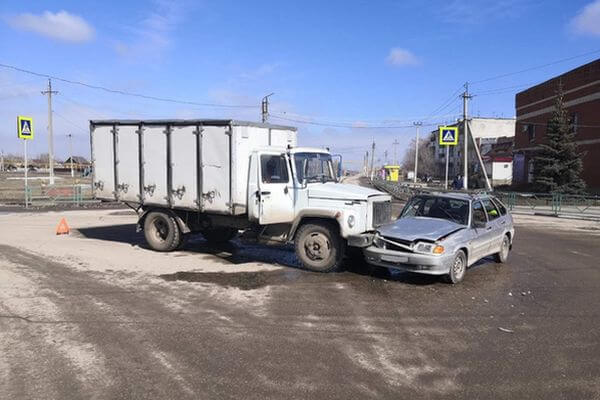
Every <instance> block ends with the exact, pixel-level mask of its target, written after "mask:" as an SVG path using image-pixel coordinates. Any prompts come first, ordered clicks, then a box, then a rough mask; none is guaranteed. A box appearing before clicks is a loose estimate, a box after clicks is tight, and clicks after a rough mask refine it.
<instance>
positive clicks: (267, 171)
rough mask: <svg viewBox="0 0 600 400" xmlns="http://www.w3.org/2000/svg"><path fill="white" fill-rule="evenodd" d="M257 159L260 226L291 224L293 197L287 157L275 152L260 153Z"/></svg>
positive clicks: (292, 218)
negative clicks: (258, 161)
mask: <svg viewBox="0 0 600 400" xmlns="http://www.w3.org/2000/svg"><path fill="white" fill-rule="evenodd" d="M259 159H260V164H259V165H260V168H259V180H258V199H259V222H260V224H261V225H267V224H279V223H290V222H292V221H293V220H294V197H293V196H294V195H293V185H292V177H291V173H290V169H289V163H288V161H287V157H286V156H285V155H283V154H281V153H277V152H261V153H259Z"/></svg>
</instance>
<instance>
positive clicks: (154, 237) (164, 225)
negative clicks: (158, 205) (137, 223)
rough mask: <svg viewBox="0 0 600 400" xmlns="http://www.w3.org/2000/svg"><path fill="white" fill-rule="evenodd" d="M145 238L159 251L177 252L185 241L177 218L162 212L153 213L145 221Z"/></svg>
mask: <svg viewBox="0 0 600 400" xmlns="http://www.w3.org/2000/svg"><path fill="white" fill-rule="evenodd" d="M144 237H145V238H146V242H147V243H148V245H150V247H151V248H152V249H154V250H157V251H172V250H175V249H176V248H177V247H179V245H181V243H182V240H183V236H182V234H181V231H180V230H179V226H178V225H177V221H175V218H174V217H173V216H171V215H169V214H167V213H164V212H160V211H152V212H151V213H149V214H148V216H147V217H146V219H145V220H144Z"/></svg>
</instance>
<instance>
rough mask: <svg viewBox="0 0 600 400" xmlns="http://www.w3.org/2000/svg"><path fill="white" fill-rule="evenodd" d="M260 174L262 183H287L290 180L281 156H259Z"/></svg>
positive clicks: (283, 158)
mask: <svg viewBox="0 0 600 400" xmlns="http://www.w3.org/2000/svg"><path fill="white" fill-rule="evenodd" d="M260 174H261V177H262V182H263V183H288V182H289V180H290V179H289V176H288V170H287V164H286V162H285V157H283V156H281V155H272V154H263V155H261V156H260Z"/></svg>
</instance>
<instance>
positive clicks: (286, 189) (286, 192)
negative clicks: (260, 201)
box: [283, 186, 289, 194]
mask: <svg viewBox="0 0 600 400" xmlns="http://www.w3.org/2000/svg"><path fill="white" fill-rule="evenodd" d="M288 192H289V190H288V187H287V186H286V187H284V188H283V193H285V194H288Z"/></svg>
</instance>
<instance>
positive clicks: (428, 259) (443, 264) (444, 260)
mask: <svg viewBox="0 0 600 400" xmlns="http://www.w3.org/2000/svg"><path fill="white" fill-rule="evenodd" d="M363 253H364V255H365V259H366V260H367V262H368V263H369V264H373V265H377V266H380V267H386V268H393V269H398V270H402V271H412V272H418V273H421V274H429V275H445V274H447V273H448V272H449V271H450V265H451V264H452V255H451V254H449V255H446V254H444V255H439V256H437V255H429V254H418V253H410V252H401V251H394V250H386V249H381V248H379V247H375V246H369V247H367V248H365V249H364V250H363Z"/></svg>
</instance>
